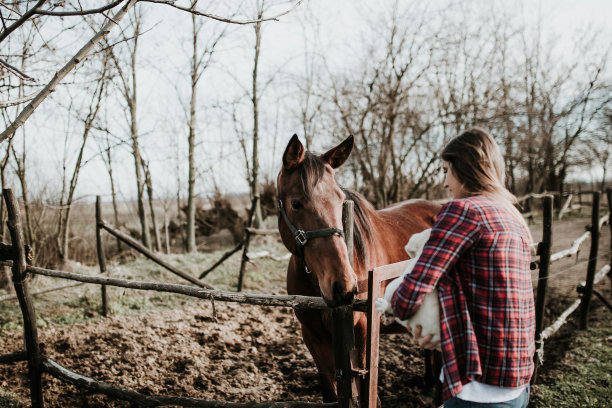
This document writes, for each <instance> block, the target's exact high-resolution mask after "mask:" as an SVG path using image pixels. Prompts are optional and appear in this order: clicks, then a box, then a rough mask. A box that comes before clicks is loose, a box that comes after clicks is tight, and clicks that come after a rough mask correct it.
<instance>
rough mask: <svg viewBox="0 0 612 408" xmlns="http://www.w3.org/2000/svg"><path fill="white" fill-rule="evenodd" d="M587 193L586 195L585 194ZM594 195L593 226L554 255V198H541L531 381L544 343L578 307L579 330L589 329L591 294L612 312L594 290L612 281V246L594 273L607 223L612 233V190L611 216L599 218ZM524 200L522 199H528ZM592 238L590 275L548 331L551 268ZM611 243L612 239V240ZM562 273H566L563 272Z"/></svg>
mask: <svg viewBox="0 0 612 408" xmlns="http://www.w3.org/2000/svg"><path fill="white" fill-rule="evenodd" d="M583 194H585V193H583ZM590 194H591V195H592V200H591V224H590V225H589V226H587V232H585V233H584V234H582V235H581V236H580V237H578V238H576V239H575V240H574V241H573V243H572V245H571V246H570V247H569V248H567V249H564V250H561V251H559V252H556V253H554V254H553V253H551V252H552V251H551V248H552V242H553V241H552V224H553V196H552V195H546V194H545V195H542V196H540V198H543V212H542V218H543V222H542V241H541V242H539V243H538V245H537V252H536V254H537V255H539V259H538V260H536V261H534V262H532V269H536V268H539V275H538V279H537V283H538V285H537V294H536V304H535V307H536V334H535V338H536V345H537V352H536V372H535V373H534V375H533V378H532V382H535V381H536V379H537V367H538V365H541V364H542V363H543V361H544V341H545V340H547V339H548V338H550V337H551V336H552V335H553V334H554V333H555V332H557V331H558V330H559V329H560V328H561V327H562V326H563V324H564V323H565V322H566V321H567V318H568V317H569V316H570V315H571V313H573V312H574V311H575V310H576V309H577V308H578V307H580V318H579V320H580V329H583V330H584V329H587V321H588V312H589V307H590V302H591V298H592V295H593V294H595V295H596V296H598V297H599V298H600V299H601V300H602V301H603V302H604V304H605V305H606V306H607V307H608V308H610V310H611V311H612V307H611V306H610V304H609V303H608V302H607V301H606V299H605V298H604V297H603V296H602V295H601V294H599V293H598V292H597V291H595V290H594V289H593V286H594V285H595V284H596V283H598V282H600V281H601V280H602V279H603V278H604V277H605V276H608V277H609V278H611V280H612V275H611V274H610V264H611V263H612V257H611V254H612V244H611V248H610V251H608V253H607V254H604V255H607V256H608V259H609V261H608V264H606V265H604V266H603V267H602V268H601V269H600V270H599V271H598V272H597V273H596V272H595V270H596V266H597V259H598V258H599V257H600V256H599V255H598V247H599V237H600V232H601V228H602V227H603V225H604V224H605V223H608V224H609V225H610V231H611V234H612V223H610V214H611V213H612V189H609V188H608V189H607V191H606V194H607V202H608V213H607V214H606V215H604V216H603V217H601V218H600V195H601V193H600V192H598V191H594V192H590ZM526 198H529V197H526ZM526 198H525V197H524V198H523V199H526ZM571 198H572V194H569V195H568V198H567V200H566V204H565V205H563V206H561V207H560V210H559V212H558V219H560V218H561V215H562V214H563V212H564V209H565V208H567V207H568V204H567V203H568V202H569V201H570V200H571ZM589 237H590V238H591V245H590V251H589V258H588V261H587V272H586V279H585V281H584V282H580V283H577V291H578V293H579V295H580V296H579V298H578V299H577V300H576V301H575V302H574V303H573V304H572V305H571V306H570V307H569V308H568V309H566V310H565V311H564V312H563V313H561V315H560V316H559V317H558V318H557V319H556V320H555V321H554V322H553V323H552V324H551V325H550V326H549V327H547V328H543V323H544V311H545V308H546V292H547V288H548V281H549V279H550V276H549V267H550V265H551V264H552V263H554V262H556V261H559V260H561V259H563V258H566V257H571V256H573V255H576V256H578V253H579V251H580V246H581V245H582V244H583V243H584V242H585V241H586V240H587V239H588V238H589ZM611 241H612V239H611ZM561 272H563V271H561ZM559 273H560V272H556V273H555V275H558V274H559Z"/></svg>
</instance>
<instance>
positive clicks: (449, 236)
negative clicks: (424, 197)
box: [391, 200, 480, 320]
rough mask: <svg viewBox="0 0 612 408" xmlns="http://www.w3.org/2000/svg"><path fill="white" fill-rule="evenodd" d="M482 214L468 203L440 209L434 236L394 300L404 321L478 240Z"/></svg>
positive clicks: (392, 304)
mask: <svg viewBox="0 0 612 408" xmlns="http://www.w3.org/2000/svg"><path fill="white" fill-rule="evenodd" d="M479 219H480V214H479V213H478V211H476V210H474V209H473V208H471V206H470V202H469V201H468V200H453V201H451V202H449V203H447V204H446V205H445V206H444V207H442V209H441V210H440V214H439V216H438V219H437V221H436V223H435V225H434V226H433V227H432V229H431V236H430V237H429V240H428V241H427V243H426V244H425V247H424V248H423V253H422V254H421V256H420V257H419V260H418V261H417V263H416V265H415V266H414V268H413V269H412V272H410V273H409V274H407V275H406V276H405V277H404V280H403V281H402V283H401V284H400V286H399V288H398V289H397V290H396V291H395V294H394V295H393V298H392V299H391V307H392V309H393V314H394V315H395V316H396V317H398V318H399V319H401V320H406V319H408V318H409V317H410V316H412V315H413V314H414V313H415V312H416V311H417V310H418V308H419V307H420V305H421V303H422V302H423V298H424V296H425V295H426V294H427V293H429V292H431V291H432V290H433V289H434V288H435V287H436V284H437V282H438V280H439V279H440V276H441V275H442V274H443V273H445V272H446V271H448V270H450V269H451V268H453V266H454V265H455V264H456V263H457V260H458V259H459V258H460V257H461V255H462V254H463V253H464V252H465V251H466V250H467V249H468V248H470V247H471V246H472V245H473V244H474V243H475V242H476V241H477V239H478V234H479V230H480V228H479V225H480V224H479Z"/></svg>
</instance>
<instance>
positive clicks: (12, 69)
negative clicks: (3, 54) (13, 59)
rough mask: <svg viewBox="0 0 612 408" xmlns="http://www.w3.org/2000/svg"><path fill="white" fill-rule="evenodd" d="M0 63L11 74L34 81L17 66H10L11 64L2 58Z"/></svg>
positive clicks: (34, 80)
mask: <svg viewBox="0 0 612 408" xmlns="http://www.w3.org/2000/svg"><path fill="white" fill-rule="evenodd" d="M0 65H2V66H3V67H4V68H6V70H7V71H9V72H10V73H12V74H15V75H17V76H18V77H19V78H21V79H23V80H24V81H32V82H36V79H34V78H32V77H31V76H28V75H26V74H24V73H23V72H21V71H20V70H18V69H17V68H15V67H14V66H12V65H11V64H9V63H8V62H6V61H5V60H3V59H0Z"/></svg>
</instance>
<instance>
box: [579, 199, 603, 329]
mask: <svg viewBox="0 0 612 408" xmlns="http://www.w3.org/2000/svg"><path fill="white" fill-rule="evenodd" d="M598 247H599V191H594V192H593V209H592V211H591V251H590V252H589V263H588V266H587V276H586V285H585V287H584V293H583V294H582V302H581V303H580V329H581V330H586V329H587V326H588V318H589V306H590V303H591V296H592V294H593V280H594V279H595V268H596V266H597V249H598Z"/></svg>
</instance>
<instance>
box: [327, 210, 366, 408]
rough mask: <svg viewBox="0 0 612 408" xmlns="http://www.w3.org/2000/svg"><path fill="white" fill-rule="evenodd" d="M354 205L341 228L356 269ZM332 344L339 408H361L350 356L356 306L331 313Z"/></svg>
mask: <svg viewBox="0 0 612 408" xmlns="http://www.w3.org/2000/svg"><path fill="white" fill-rule="evenodd" d="M353 205H354V203H353V202H352V201H345V202H344V204H343V207H342V224H343V228H344V239H345V241H346V245H347V250H348V256H349V260H350V261H351V266H352V265H353ZM331 312H332V343H333V349H334V362H335V366H336V373H335V374H336V389H337V392H338V406H339V407H341V408H342V407H344V408H349V407H351V408H352V407H358V406H359V392H360V390H359V383H358V381H357V378H356V377H354V376H353V369H352V368H353V367H352V364H351V354H352V353H353V350H354V349H355V333H354V331H353V306H352V305H346V306H339V307H335V308H333V309H332V311H331Z"/></svg>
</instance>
